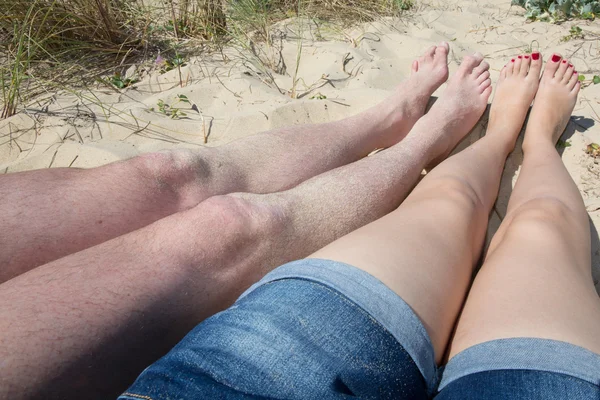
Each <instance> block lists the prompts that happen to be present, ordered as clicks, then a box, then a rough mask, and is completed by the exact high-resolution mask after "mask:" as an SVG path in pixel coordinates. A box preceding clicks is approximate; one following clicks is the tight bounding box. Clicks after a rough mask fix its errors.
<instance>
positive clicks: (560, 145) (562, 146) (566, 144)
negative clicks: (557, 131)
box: [556, 140, 571, 149]
mask: <svg viewBox="0 0 600 400" xmlns="http://www.w3.org/2000/svg"><path fill="white" fill-rule="evenodd" d="M556 146H557V147H558V148H559V149H566V148H567V147H571V143H570V142H567V141H565V140H559V141H558V143H557V145H556Z"/></svg>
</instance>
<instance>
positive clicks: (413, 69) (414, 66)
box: [412, 60, 419, 72]
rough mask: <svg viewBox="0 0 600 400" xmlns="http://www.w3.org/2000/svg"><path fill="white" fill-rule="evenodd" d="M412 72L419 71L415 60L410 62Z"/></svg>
mask: <svg viewBox="0 0 600 400" xmlns="http://www.w3.org/2000/svg"><path fill="white" fill-rule="evenodd" d="M412 72H419V62H418V61H417V60H415V61H413V63H412Z"/></svg>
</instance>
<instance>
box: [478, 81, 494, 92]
mask: <svg viewBox="0 0 600 400" xmlns="http://www.w3.org/2000/svg"><path fill="white" fill-rule="evenodd" d="M491 86H492V80H491V79H490V78H487V79H486V80H484V81H483V82H482V83H481V84H480V85H479V89H480V90H481V93H483V92H485V91H486V90H487V88H489V87H491Z"/></svg>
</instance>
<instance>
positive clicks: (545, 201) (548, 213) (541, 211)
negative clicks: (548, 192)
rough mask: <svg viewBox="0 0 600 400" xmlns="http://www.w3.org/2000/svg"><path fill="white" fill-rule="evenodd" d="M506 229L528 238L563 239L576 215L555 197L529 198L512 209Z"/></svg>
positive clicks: (576, 219)
mask: <svg viewBox="0 0 600 400" xmlns="http://www.w3.org/2000/svg"><path fill="white" fill-rule="evenodd" d="M510 218H511V220H510V222H509V224H508V226H507V229H508V230H509V231H510V232H511V233H512V234H513V235H517V236H524V237H526V238H528V239H535V238H542V237H543V238H544V240H552V239H556V240H557V241H559V242H563V241H564V235H567V234H569V232H570V231H571V229H569V227H570V226H571V225H572V223H573V222H575V221H578V219H579V218H578V215H576V213H575V212H574V211H573V210H571V209H570V208H569V207H568V206H567V205H566V204H565V203H564V202H562V201H561V200H559V199H556V198H550V197H546V198H538V199H533V200H530V201H528V202H526V203H524V204H522V205H521V206H519V208H517V209H516V210H514V211H513V213H512V215H511V216H510Z"/></svg>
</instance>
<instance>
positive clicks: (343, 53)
mask: <svg viewBox="0 0 600 400" xmlns="http://www.w3.org/2000/svg"><path fill="white" fill-rule="evenodd" d="M522 14H523V10H522V9H520V8H518V7H512V8H511V7H510V0H486V1H456V0H450V1H429V2H427V1H422V2H421V3H420V4H419V6H418V7H417V10H416V11H415V12H414V13H413V14H412V15H411V16H407V17H406V18H404V19H403V20H402V21H382V22H379V23H375V24H369V25H365V26H362V27H360V28H354V29H350V30H348V31H346V32H344V33H343V34H342V33H341V32H331V30H328V29H326V28H321V29H317V27H315V26H309V25H307V24H304V25H303V28H299V27H298V26H297V25H296V24H293V23H291V22H289V23H288V24H287V25H286V24H281V26H280V28H281V30H282V31H283V32H284V33H285V35H286V36H287V38H286V39H284V40H283V51H282V54H283V58H284V61H285V64H286V65H287V73H286V74H284V75H279V76H277V77H276V81H277V86H279V88H280V89H281V90H282V91H284V92H287V91H289V90H291V88H292V77H291V76H292V75H293V73H294V69H295V65H296V54H297V41H296V40H295V37H296V36H297V35H296V33H297V32H298V31H299V29H301V30H302V36H303V37H304V40H303V52H302V58H301V62H300V69H299V77H300V78H302V79H301V81H300V82H301V83H300V84H299V85H298V92H299V93H300V94H302V95H304V97H302V98H301V99H299V100H298V99H291V98H290V96H289V95H285V94H282V93H280V91H279V90H277V89H276V88H275V87H268V86H267V85H265V84H263V83H262V82H261V80H260V79H259V78H258V77H257V76H252V75H249V74H247V73H246V72H247V71H248V67H245V66H243V65H242V64H241V63H240V62H239V61H238V60H237V58H236V57H235V52H233V51H230V52H229V55H230V57H231V61H229V62H228V63H223V62H222V61H219V60H215V59H213V57H210V58H209V57H206V58H201V59H197V60H193V61H192V62H190V63H189V65H188V66H186V67H184V68H183V70H182V74H183V78H184V80H185V81H186V82H187V85H186V86H185V87H183V88H180V87H179V83H178V73H177V72H176V71H171V72H168V73H166V74H163V75H159V74H153V75H151V76H150V77H147V78H146V79H144V80H143V81H142V82H141V83H139V84H137V85H136V87H135V88H130V89H127V90H124V91H122V92H117V91H111V90H108V89H103V90H100V91H97V92H96V93H95V97H94V96H92V95H91V94H90V93H84V94H83V96H84V98H83V99H82V98H81V97H77V96H73V95H65V94H57V95H54V96H52V97H49V98H47V99H45V100H41V101H40V102H38V103H34V104H31V105H30V107H29V109H28V110H27V112H26V113H21V114H19V115H17V116H15V117H12V118H11V119H9V120H6V121H3V122H2V123H0V135H1V136H0V137H1V139H0V171H1V172H3V173H7V172H16V171H23V170H30V169H36V168H47V167H68V166H72V167H93V166H98V165H102V164H105V163H108V162H111V161H115V160H120V159H124V158H128V157H131V156H134V155H136V154H140V153H142V152H148V151H154V150H157V149H164V148H171V147H176V146H188V147H190V146H191V147H196V146H201V145H204V144H203V143H204V132H206V133H208V134H209V137H208V145H209V146H214V145H219V144H222V143H225V142H228V141H231V140H235V139H237V138H239V137H243V136H246V135H249V134H252V133H256V132H260V131H264V130H267V129H271V128H276V127H280V126H284V125H288V124H302V123H308V122H324V121H329V120H334V119H338V118H342V117H344V116H348V115H351V114H354V113H356V112H358V111H360V110H362V109H365V108H367V107H368V106H370V105H372V104H374V103H376V102H377V101H379V100H381V99H383V98H384V97H385V96H386V94H387V91H389V90H390V89H391V88H392V87H393V86H394V85H395V84H397V83H398V82H400V81H401V80H402V79H403V78H404V77H405V76H407V74H408V73H409V68H410V63H411V61H412V60H413V58H414V57H416V56H417V55H419V54H420V53H421V51H422V50H423V49H425V48H426V47H428V46H430V45H432V44H435V43H438V42H440V41H442V40H446V41H449V42H450V43H451V46H452V54H451V62H450V68H451V72H452V71H453V70H455V69H456V68H457V65H458V62H459V60H460V59H461V57H462V56H463V55H464V54H467V53H470V52H475V51H479V52H481V53H483V54H484V55H485V56H486V58H487V60H488V61H489V62H490V64H491V65H492V79H493V80H494V81H495V80H497V78H498V72H499V70H500V68H501V67H502V66H503V65H504V63H505V62H506V59H507V58H508V57H510V56H512V55H514V54H517V53H519V52H525V51H527V49H528V48H530V46H531V47H532V48H533V49H535V50H541V51H542V52H543V53H544V54H546V55H549V54H550V53H551V52H552V51H556V52H560V53H562V54H564V55H565V56H568V57H571V58H572V60H573V61H574V63H575V64H576V66H577V69H578V71H579V72H581V73H583V74H585V75H587V76H588V77H591V76H592V75H593V74H600V57H599V54H600V49H599V48H598V43H600V42H599V41H598V40H571V41H567V42H563V41H562V40H561V39H562V38H563V37H564V36H566V35H568V31H569V29H570V27H571V26H572V25H573V24H577V25H578V26H580V27H582V28H583V29H584V31H585V32H588V39H589V38H591V35H592V33H598V34H600V23H598V22H591V23H590V22H576V23H575V22H568V23H565V24H563V25H561V26H558V25H551V24H547V23H541V22H536V23H532V24H527V23H525V20H524V18H523V17H522ZM331 37H338V39H337V40H333V39H330V40H323V38H331ZM340 38H341V39H340ZM344 60H347V63H345V62H344ZM344 64H345V66H344ZM247 65H250V68H252V66H251V63H250V64H247ZM324 75H326V77H327V79H329V83H328V82H326V81H325V80H323V79H322V78H323V76H324ZM323 84H324V85H323ZM313 85H316V86H317V88H316V89H315V90H314V91H312V92H310V93H307V87H311V86H313ZM321 85H323V86H322V87H318V86H321ZM442 90H443V88H442ZM180 94H183V95H186V96H187V97H188V98H189V99H190V100H191V101H192V102H193V103H195V104H196V105H197V107H198V109H199V110H200V112H201V114H199V113H196V112H195V111H186V112H187V117H186V118H182V119H177V120H172V119H169V118H168V117H166V116H164V115H162V114H160V113H158V112H152V111H150V109H151V108H154V109H155V110H156V109H157V108H158V107H157V102H158V101H159V100H160V99H162V100H164V101H165V102H167V103H169V104H173V103H174V102H175V97H176V96H177V95H180ZM315 95H317V98H311V97H313V96H315ZM321 95H322V96H321ZM318 97H326V99H320V98H318ZM599 99H600V85H598V86H590V87H587V88H585V89H584V90H583V91H582V94H581V96H580V99H579V103H578V105H577V107H576V109H575V112H574V117H573V119H572V122H571V123H570V124H569V127H568V129H567V133H566V134H565V136H564V137H563V140H568V141H569V142H570V143H571V147H568V148H566V149H565V150H564V152H563V159H564V161H565V163H566V165H567V167H568V168H569V171H570V172H571V174H572V176H573V178H574V179H575V181H576V182H577V184H578V185H579V187H580V189H581V192H582V193H583V195H584V198H585V200H586V205H587V206H588V211H589V212H590V218H591V220H592V221H593V222H594V228H593V229H592V233H593V242H594V248H593V253H594V254H593V266H594V277H595V280H596V283H597V287H598V288H600V285H598V280H600V241H599V240H598V234H597V232H596V231H597V228H598V227H600V179H599V177H600V166H599V165H598V164H595V163H594V160H593V159H592V158H590V157H589V156H588V155H586V154H585V148H586V146H587V145H588V144H589V143H592V142H596V143H600V127H598V125H597V124H600V116H599V114H597V112H598V113H600V104H599ZM182 107H184V108H186V107H187V105H185V104H182ZM42 109H44V110H47V112H44V113H40V112H39V110H42ZM203 121H204V122H203ZM485 123H486V117H484V118H483V120H482V122H481V123H480V125H479V126H478V127H477V128H476V129H475V130H474V131H473V133H472V135H471V136H470V137H469V138H468V139H467V140H466V141H465V142H464V143H463V144H462V145H461V148H464V146H465V145H468V143H471V142H472V141H474V140H476V139H477V138H478V137H480V136H481V135H482V134H483V128H484V126H485ZM521 160H522V153H521V152H520V150H519V149H517V150H516V151H515V152H514V154H513V155H512V156H511V157H510V159H509V161H508V163H507V167H506V171H505V173H504V178H503V183H502V190H501V193H500V197H499V201H498V203H497V205H496V207H495V210H494V213H493V215H492V218H491V224H490V232H493V231H495V229H497V227H498V225H499V223H500V221H501V219H502V218H503V216H504V215H505V212H506V204H507V200H508V198H509V196H510V192H511V189H512V184H513V183H514V181H515V179H516V177H517V176H518V171H519V167H520V164H521Z"/></svg>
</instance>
